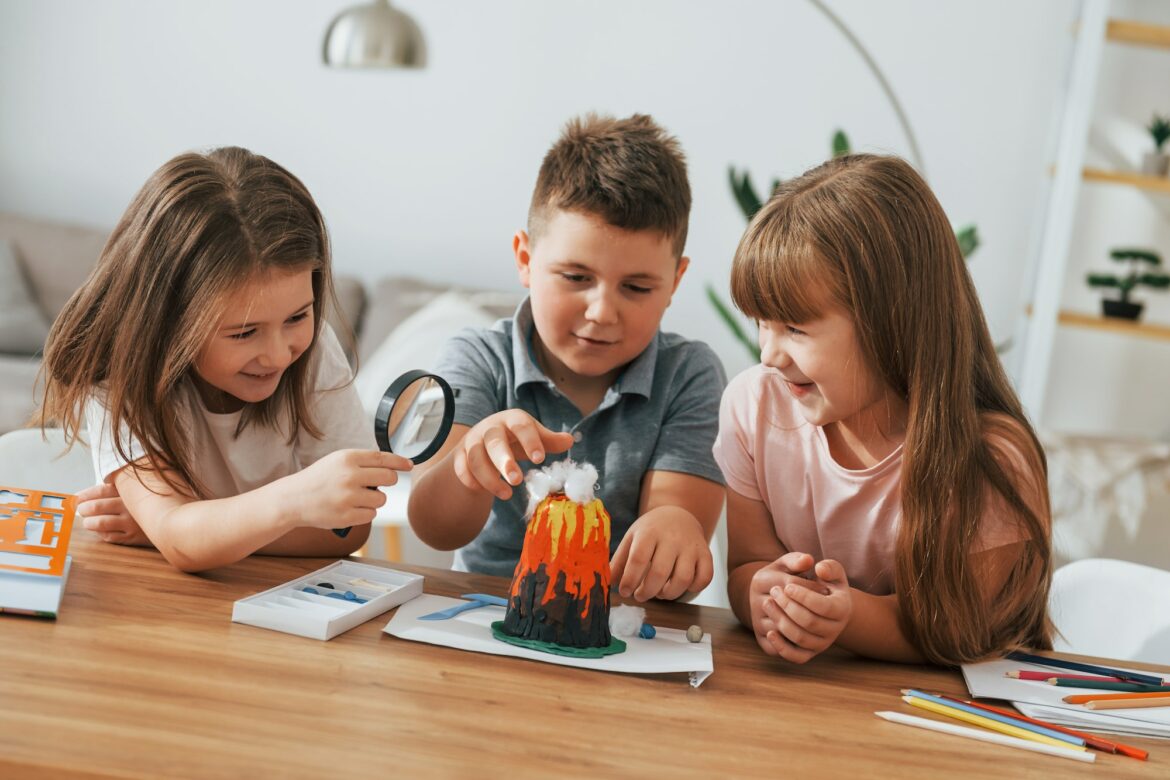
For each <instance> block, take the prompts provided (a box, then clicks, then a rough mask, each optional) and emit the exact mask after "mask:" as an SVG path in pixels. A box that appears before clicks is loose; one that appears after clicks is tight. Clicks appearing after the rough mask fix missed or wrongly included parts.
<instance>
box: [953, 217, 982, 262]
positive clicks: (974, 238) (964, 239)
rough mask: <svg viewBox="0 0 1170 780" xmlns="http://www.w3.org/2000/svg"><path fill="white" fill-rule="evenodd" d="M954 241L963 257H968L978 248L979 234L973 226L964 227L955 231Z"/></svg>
mask: <svg viewBox="0 0 1170 780" xmlns="http://www.w3.org/2000/svg"><path fill="white" fill-rule="evenodd" d="M955 240H956V241H958V242H959V251H960V252H962V253H963V257H965V258H967V257H970V256H971V255H972V254H974V253H975V250H976V249H978V248H979V232H978V230H977V229H976V228H975V226H974V225H965V226H963V227H961V228H959V229H958V230H956V231H955Z"/></svg>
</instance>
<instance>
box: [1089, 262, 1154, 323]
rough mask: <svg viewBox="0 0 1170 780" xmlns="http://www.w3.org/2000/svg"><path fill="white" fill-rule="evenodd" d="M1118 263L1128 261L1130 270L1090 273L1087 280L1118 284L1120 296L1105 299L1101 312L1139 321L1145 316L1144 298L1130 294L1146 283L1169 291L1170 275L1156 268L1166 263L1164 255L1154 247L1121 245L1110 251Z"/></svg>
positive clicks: (1095, 284)
mask: <svg viewBox="0 0 1170 780" xmlns="http://www.w3.org/2000/svg"><path fill="white" fill-rule="evenodd" d="M1109 257H1111V258H1112V259H1113V260H1114V262H1118V263H1124V264H1125V265H1126V266H1127V268H1128V272H1127V273H1124V274H1098V273H1090V274H1089V275H1088V276H1087V277H1086V279H1085V281H1087V282H1088V284H1089V286H1090V287H1115V288H1117V291H1118V294H1119V296H1120V297H1119V298H1118V299H1117V300H1112V299H1109V298H1102V299H1101V312H1102V313H1103V314H1104V315H1105V316H1106V317H1120V318H1122V319H1126V320H1136V319H1137V318H1138V317H1140V316H1141V313H1142V307H1143V306H1144V304H1142V303H1141V302H1140V301H1131V300H1130V299H1129V294H1130V293H1131V292H1133V290H1134V288H1135V287H1138V286H1139V285H1144V286H1146V287H1152V288H1153V289H1155V290H1165V289H1166V288H1167V287H1170V275H1167V274H1165V273H1162V272H1161V271H1159V270H1156V269H1158V268H1160V267H1161V265H1162V256H1161V255H1159V254H1158V253H1157V252H1155V251H1153V250H1151V249H1135V248H1129V247H1125V248H1121V249H1114V250H1113V251H1111V252H1110V253H1109Z"/></svg>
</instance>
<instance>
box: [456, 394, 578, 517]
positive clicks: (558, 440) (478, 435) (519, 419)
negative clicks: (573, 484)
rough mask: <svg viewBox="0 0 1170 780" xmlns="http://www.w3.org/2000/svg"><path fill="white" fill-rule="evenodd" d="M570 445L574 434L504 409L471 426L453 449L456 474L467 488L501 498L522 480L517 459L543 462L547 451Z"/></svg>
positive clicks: (516, 411) (561, 450)
mask: <svg viewBox="0 0 1170 780" xmlns="http://www.w3.org/2000/svg"><path fill="white" fill-rule="evenodd" d="M572 446H573V434H571V433H568V432H563V433H557V432H555V431H550V430H549V429H548V428H545V427H544V426H543V425H541V424H540V423H539V422H537V421H536V420H535V418H533V417H532V415H530V414H528V413H527V412H522V411H520V410H519V409H506V410H505V411H502V412H496V413H495V414H493V415H491V416H490V417H485V418H484V419H482V420H480V421H479V423H477V424H476V425H475V426H474V427H472V428H471V429H470V430H469V431H467V433H466V434H464V436H463V438H462V439H461V440H460V442H459V444H458V446H457V447H456V449H455V459H454V467H455V475H456V476H457V477H459V481H460V482H462V483H463V484H464V485H465V486H466V487H467V488H468V489H470V490H476V491H480V490H482V491H485V492H487V493H491V494H492V495H494V496H495V497H496V498H498V499H500V500H501V501H507V500H508V499H509V498H511V497H512V488H513V487H515V486H517V485H519V484H520V483H521V482H523V481H524V475H523V474H522V473H521V472H520V466H519V463H518V461H521V460H528V461H531V462H533V463H542V462H544V457H545V455H547V454H548V453H550V452H553V453H556V452H564V451H565V450H567V449H569V448H570V447H572Z"/></svg>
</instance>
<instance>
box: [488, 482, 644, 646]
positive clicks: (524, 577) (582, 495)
mask: <svg viewBox="0 0 1170 780" xmlns="http://www.w3.org/2000/svg"><path fill="white" fill-rule="evenodd" d="M596 480H597V469H595V468H593V466H590V465H588V464H575V463H573V462H571V461H560V462H558V463H554V464H553V465H551V466H549V467H547V468H545V469H541V470H539V471H532V472H529V474H528V476H527V478H526V482H527V484H528V494H529V502H528V503H529V509H530V510H531V511H530V515H531V519H530V520H529V521H528V530H527V532H526V533H525V534H524V549H523V551H522V552H521V554H520V562H519V563H517V564H516V572H515V574H514V575H513V576H512V589H511V593H510V596H509V599H508V612H507V615H505V617H504V619H503V621H499V622H496V623H494V624H492V632H493V633H494V634H495V636H496V638H497V639H500V640H502V641H505V642H510V643H511V644H516V645H521V646H523V647H529V648H533V649H537V650H543V651H545V652H550V653H557V654H561V655H574V656H585V657H598V656H603V655H609V654H611V653H620V652H622V651H623V650H625V647H626V646H625V642H623V641H622V640H620V639H614V638H613V637H611V636H610V633H609V513H607V512H606V511H605V507H604V506H603V505H602V503H601V499H598V498H594V497H593V485H594V482H596Z"/></svg>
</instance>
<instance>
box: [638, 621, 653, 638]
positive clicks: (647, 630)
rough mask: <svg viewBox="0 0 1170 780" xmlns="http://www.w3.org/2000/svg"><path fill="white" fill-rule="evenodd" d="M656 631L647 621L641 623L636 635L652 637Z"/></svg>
mask: <svg viewBox="0 0 1170 780" xmlns="http://www.w3.org/2000/svg"><path fill="white" fill-rule="evenodd" d="M656 633H658V632H657V631H655V630H654V626H652V625H650V624H649V623H643V624H642V627H641V628H639V629H638V636H640V637H642V638H643V639H653V638H654V635H655V634H656Z"/></svg>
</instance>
